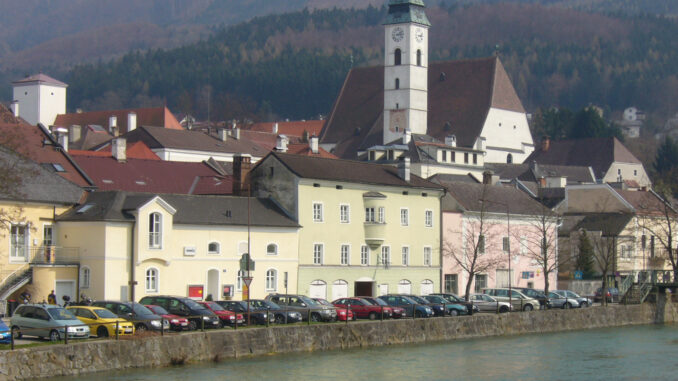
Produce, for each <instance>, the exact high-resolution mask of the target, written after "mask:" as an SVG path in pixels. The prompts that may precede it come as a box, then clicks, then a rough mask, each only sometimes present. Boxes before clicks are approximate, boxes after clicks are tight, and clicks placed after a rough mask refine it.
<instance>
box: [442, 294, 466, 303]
mask: <svg viewBox="0 0 678 381" xmlns="http://www.w3.org/2000/svg"><path fill="white" fill-rule="evenodd" d="M440 297H442V298H443V299H446V300H449V301H450V302H463V301H464V300H463V299H462V298H460V297H458V296H457V295H454V294H447V295H440Z"/></svg>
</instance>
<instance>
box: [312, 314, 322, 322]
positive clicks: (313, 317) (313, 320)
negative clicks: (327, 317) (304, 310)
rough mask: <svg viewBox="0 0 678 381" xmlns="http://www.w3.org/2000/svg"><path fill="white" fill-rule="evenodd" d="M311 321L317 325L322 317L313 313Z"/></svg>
mask: <svg viewBox="0 0 678 381" xmlns="http://www.w3.org/2000/svg"><path fill="white" fill-rule="evenodd" d="M310 319H311V321H312V322H314V323H317V322H319V321H320V315H318V314H317V313H312V314H311V317H310Z"/></svg>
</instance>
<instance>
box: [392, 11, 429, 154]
mask: <svg viewBox="0 0 678 381" xmlns="http://www.w3.org/2000/svg"><path fill="white" fill-rule="evenodd" d="M425 8H426V5H425V4H424V1H423V0H389V2H388V16H387V17H386V21H385V22H384V32H385V36H384V37H385V45H384V134H383V143H384V144H388V143H391V142H392V141H394V140H396V139H399V138H401V137H402V136H403V133H404V132H405V130H406V129H409V130H410V131H411V132H412V133H414V134H426V125H427V110H428V29H429V27H430V26H431V23H430V22H429V21H428V18H427V17H426V13H425Z"/></svg>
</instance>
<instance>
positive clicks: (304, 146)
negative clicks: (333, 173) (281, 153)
mask: <svg viewBox="0 0 678 381" xmlns="http://www.w3.org/2000/svg"><path fill="white" fill-rule="evenodd" d="M287 153H291V154H293V155H303V156H313V157H324V158H326V159H338V157H336V156H334V155H332V154H331V153H329V152H327V151H325V150H324V149H322V148H321V147H318V153H313V152H311V147H309V145H308V143H300V144H288V145H287Z"/></svg>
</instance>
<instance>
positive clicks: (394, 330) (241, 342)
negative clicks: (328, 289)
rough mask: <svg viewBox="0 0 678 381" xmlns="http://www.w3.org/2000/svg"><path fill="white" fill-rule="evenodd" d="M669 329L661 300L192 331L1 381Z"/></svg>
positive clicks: (44, 355) (24, 361) (47, 359)
mask: <svg viewBox="0 0 678 381" xmlns="http://www.w3.org/2000/svg"><path fill="white" fill-rule="evenodd" d="M673 322H678V311H677V308H676V305H675V304H673V303H670V302H665V301H664V298H660V300H659V303H658V304H649V303H646V304H643V305H630V306H623V305H613V306H609V307H595V308H587V309H577V310H551V311H533V312H525V313H511V314H501V315H487V314H482V315H474V316H466V317H449V318H432V319H418V320H392V321H383V322H380V321H374V322H373V321H360V322H351V323H350V324H348V325H345V324H327V325H324V324H323V325H310V326H306V325H298V326H279V327H270V328H251V329H243V330H237V331H235V330H232V331H229V330H219V331H211V332H193V333H187V334H181V335H168V336H164V337H159V336H155V337H148V338H144V339H141V340H121V341H114V340H106V341H91V342H79V343H74V344H70V345H50V346H45V347H34V348H26V349H18V350H15V351H4V352H2V353H0V379H7V380H23V379H32V378H40V377H54V376H67V375H77V374H84V373H89V372H100V371H107V370H119V369H129V368H143V367H164V366H169V365H174V364H186V363H197V362H205V361H223V360H227V359H230V358H239V357H244V356H260V355H268V354H273V353H293V352H309V351H322V350H332V349H345V348H360V347H370V346H385V345H393V344H406V343H426V342H438V341H446V340H455V339H462V338H473V337H486V336H503V335H520V334H527V333H545V332H558V331H568V330H580V329H592V328H601V327H615V326H626V325H641V324H655V323H659V324H661V323H673Z"/></svg>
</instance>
